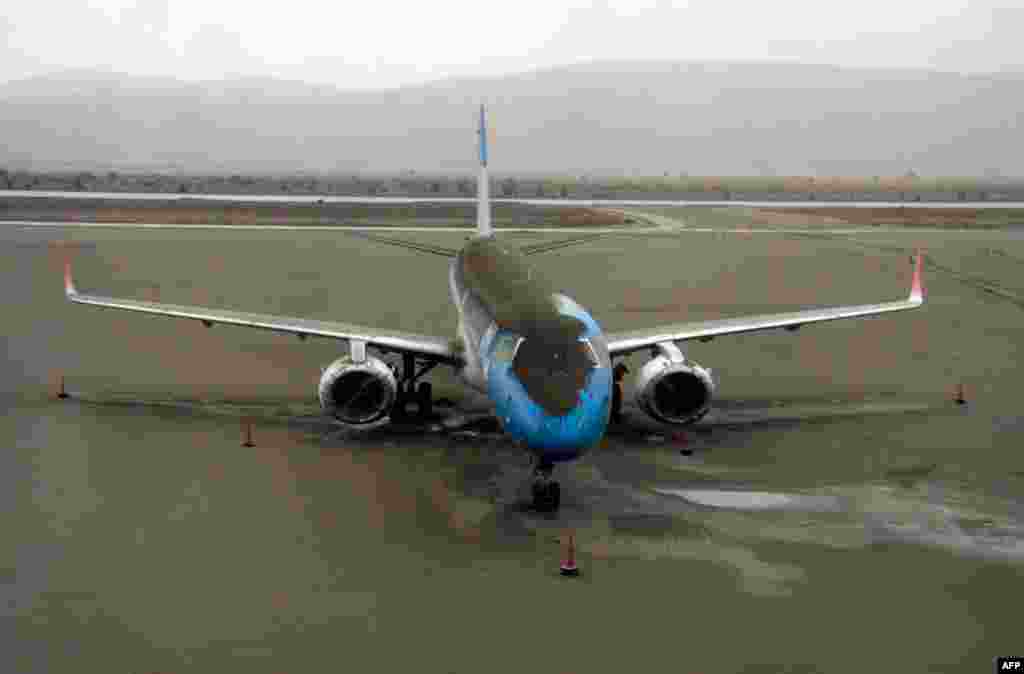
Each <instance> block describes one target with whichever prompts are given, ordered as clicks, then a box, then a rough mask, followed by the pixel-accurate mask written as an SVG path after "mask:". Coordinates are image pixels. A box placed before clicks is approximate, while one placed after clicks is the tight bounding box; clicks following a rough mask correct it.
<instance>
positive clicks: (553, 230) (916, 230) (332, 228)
mask: <svg viewBox="0 0 1024 674" xmlns="http://www.w3.org/2000/svg"><path fill="white" fill-rule="evenodd" d="M4 226H11V227H23V228H36V227H40V228H44V227H49V228H55V229H60V228H79V229H183V230H189V229H195V230H238V231H254V232H303V231H305V232H345V231H353V232H441V233H459V232H461V233H464V234H473V233H474V232H476V227H415V226H398V227H357V226H351V225H308V226H307V225H176V224H171V223H149V222H34V221H30V220H0V228H2V227H4ZM495 231H497V232H509V233H522V234H559V233H564V234H665V233H680V234H682V233H692V234H713V233H723V234H878V233H886V234H897V233H900V234H948V233H955V232H973V233H975V234H977V233H981V232H980V231H979V230H977V229H970V228H962V229H951V228H941V229H940V228H924V227H893V228H889V227H870V228H869V227H858V228H848V229H818V228H814V229H807V228H804V229H801V228H778V229H747V228H741V227H734V228H729V229H726V228H721V227H685V226H677V227H669V226H661V227H499V228H497V229H496V230H495Z"/></svg>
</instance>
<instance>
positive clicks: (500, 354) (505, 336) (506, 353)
mask: <svg viewBox="0 0 1024 674" xmlns="http://www.w3.org/2000/svg"><path fill="white" fill-rule="evenodd" d="M522 342H523V338H522V337H520V336H519V335H516V334H513V333H511V332H503V333H501V334H500V335H498V337H497V339H496V340H495V342H494V358H495V359H496V360H499V361H502V362H506V363H510V362H512V360H513V359H514V358H515V357H516V351H518V350H519V345H520V344H521V343H522Z"/></svg>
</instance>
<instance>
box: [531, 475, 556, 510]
mask: <svg viewBox="0 0 1024 674" xmlns="http://www.w3.org/2000/svg"><path fill="white" fill-rule="evenodd" d="M561 504H562V487H561V485H560V484H558V483H557V482H534V483H533V507H534V509H535V510H538V511H540V512H554V511H556V510H558V507H559V506H560V505H561Z"/></svg>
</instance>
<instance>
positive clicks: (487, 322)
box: [449, 236, 612, 463]
mask: <svg viewBox="0 0 1024 674" xmlns="http://www.w3.org/2000/svg"><path fill="white" fill-rule="evenodd" d="M449 291H450V293H451V296H452V302H453V303H454V304H455V306H456V309H457V311H458V315H459V326H458V337H459V339H460V341H461V343H462V346H463V359H464V366H463V367H462V368H461V370H460V373H459V374H460V376H461V378H462V379H463V381H464V382H465V383H466V384H468V385H469V386H471V387H473V388H474V389H476V390H478V391H480V392H482V393H485V394H486V395H487V396H488V398H490V400H491V402H492V403H493V404H494V408H495V413H496V414H497V416H498V419H499V420H500V422H501V424H502V426H503V428H504V429H505V431H506V432H507V433H508V434H509V435H511V436H512V437H514V438H515V439H517V440H519V441H521V442H523V444H525V445H526V447H527V448H529V449H530V450H531V451H532V452H534V453H535V454H536V455H537V456H538V458H539V459H540V460H541V461H542V462H548V463H554V462H558V461H568V460H572V459H575V458H578V457H579V456H581V455H582V454H583V453H584V452H585V451H586V450H587V449H588V448H590V447H592V446H593V445H594V444H596V443H597V442H598V441H599V440H600V439H601V437H602V436H603V435H604V431H605V429H606V428H607V426H608V418H609V414H610V401H611V385H612V379H611V359H610V357H609V354H608V348H607V343H606V341H605V339H604V336H603V335H602V332H601V327H600V326H599V325H598V323H597V321H595V320H594V318H593V317H592V316H591V315H590V314H589V313H588V312H587V311H586V310H585V309H584V308H583V307H581V306H580V305H579V304H578V303H576V302H575V301H574V300H572V299H571V298H570V297H568V296H567V295H565V294H562V293H559V292H555V291H554V290H553V288H552V287H551V286H549V285H548V284H547V283H546V282H545V281H543V280H542V279H540V278H538V276H537V275H536V273H535V271H534V270H533V269H532V268H531V267H529V266H528V265H527V264H526V261H525V259H524V257H523V256H522V254H520V253H519V252H518V251H515V250H512V249H510V248H508V247H505V246H504V245H502V243H501V242H500V241H498V240H497V239H495V238H494V237H493V236H485V237H475V238H473V239H470V241H469V242H467V244H466V245H465V246H464V247H463V248H462V250H461V251H460V252H459V254H458V256H457V257H456V258H455V259H454V260H453V261H452V263H451V267H450V269H449Z"/></svg>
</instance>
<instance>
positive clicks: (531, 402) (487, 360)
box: [64, 105, 924, 511]
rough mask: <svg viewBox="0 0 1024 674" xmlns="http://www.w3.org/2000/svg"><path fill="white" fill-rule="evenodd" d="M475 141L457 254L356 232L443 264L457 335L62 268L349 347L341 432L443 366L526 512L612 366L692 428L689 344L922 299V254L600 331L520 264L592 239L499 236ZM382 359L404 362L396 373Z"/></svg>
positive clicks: (600, 412) (323, 394)
mask: <svg viewBox="0 0 1024 674" xmlns="http://www.w3.org/2000/svg"><path fill="white" fill-rule="evenodd" d="M477 133H478V135H479V141H478V147H479V174H478V182H477V203H476V231H475V233H474V235H473V236H471V237H468V238H467V241H466V243H465V244H464V245H463V246H462V247H461V248H460V249H458V250H455V249H450V248H445V247H441V246H435V245H433V244H423V243H416V242H410V241H403V240H401V239H395V238H391V237H383V236H377V235H375V234H369V233H361V234H360V236H362V237H363V238H366V239H369V240H371V241H375V242H378V243H383V244H388V245H396V246H401V247H404V248H407V249H410V250H413V251H417V252H423V253H427V254H433V255H438V256H442V257H445V258H448V259H450V263H449V265H448V283H449V292H450V295H451V301H452V303H453V304H454V306H455V309H456V312H457V315H458V325H457V328H456V333H455V336H454V338H447V337H441V336H433V335H423V334H415V333H409V332H399V331H395V330H386V329H382V328H375V327H369V326H363V325H353V324H349V323H340V322H333V321H320V320H312V319H307V318H295V317H284V316H277V315H268V314H258V313H246V312H239V311H231V310H221V309H209V308H203V307H195V306H182V305H174V304H164V303H159V302H150V301H143V300H137V299H119V298H113V297H103V296H99V295H93V294H86V293H81V292H79V291H78V290H77V289H76V288H75V284H74V281H73V280H72V275H71V266H70V261H68V262H66V263H65V270H64V272H65V279H64V280H65V294H66V296H67V298H68V299H69V300H70V301H72V302H75V303H78V304H86V305H92V306H98V307H106V308H113V309H124V310H128V311H137V312H143V313H149V314H158V315H163V316H173V317H177V318H187V319H191V320H198V321H201V322H202V323H203V324H204V325H205V326H206V327H211V326H212V325H213V324H215V323H218V324H228V325H242V326H249V327H253V328H262V329H265V330H271V331H274V332H279V333H290V334H295V335H297V336H298V337H300V338H301V339H305V338H306V337H309V336H315V337H329V338H333V339H337V340H340V341H343V342H347V343H348V354H347V355H344V356H342V357H340V358H338V359H337V360H335V361H334V362H332V363H330V364H329V365H328V366H327V367H326V368H325V369H324V370H323V372H322V375H321V378H320V381H319V385H318V397H319V401H320V405H321V407H322V409H323V411H324V412H325V413H326V414H328V415H331V416H333V417H334V418H335V419H336V420H337V421H338V422H340V423H342V424H344V425H346V426H349V427H357V428H358V427H371V426H374V425H381V424H386V423H389V422H390V421H392V420H393V418H394V417H396V416H398V415H397V413H396V410H398V409H399V408H401V409H404V407H405V404H406V403H407V402H409V401H410V399H411V398H413V397H414V396H418V397H419V398H420V404H421V405H423V404H424V403H426V404H428V405H429V397H430V384H429V383H427V382H420V383H419V387H418V388H414V387H416V384H417V382H418V381H419V380H420V379H421V378H422V377H423V376H424V375H425V374H426V373H427V372H429V371H430V370H431V369H433V368H434V367H436V366H437V365H445V366H450V367H452V368H454V370H455V371H456V373H457V375H458V378H459V380H460V381H461V382H462V383H464V384H465V385H467V386H469V387H471V388H473V389H475V390H477V391H480V392H482V393H484V394H486V395H487V397H488V398H489V399H490V402H491V403H492V404H493V407H494V412H495V414H496V416H497V419H498V420H499V423H500V425H501V428H502V430H503V431H504V433H506V434H507V435H509V436H511V437H512V438H514V439H515V440H516V441H518V443H520V444H521V445H522V446H523V447H524V448H525V449H526V450H527V451H528V452H529V453H530V454H531V455H532V457H533V461H534V469H533V480H532V496H533V507H534V508H536V509H537V510H540V511H554V510H557V509H558V508H559V506H560V503H561V489H560V486H559V483H558V481H557V480H554V479H553V478H552V471H553V469H554V466H555V464H557V463H559V462H565V461H571V460H574V459H578V458H580V457H581V456H582V455H583V454H584V453H585V452H586V451H587V450H588V449H590V448H592V447H594V445H596V444H597V443H598V442H599V441H600V440H601V438H602V437H603V436H604V433H605V430H606V429H607V427H608V423H609V416H610V398H611V394H612V391H611V388H612V365H613V360H614V359H617V358H622V357H624V356H627V355H629V354H632V353H634V352H638V351H642V350H649V351H650V359H649V360H648V361H647V362H646V363H645V364H644V365H643V367H642V368H640V369H639V371H638V372H637V375H636V382H635V383H636V391H637V398H636V400H637V402H638V403H639V407H640V408H641V409H642V410H643V411H644V412H646V413H647V414H648V415H650V416H651V417H653V418H655V419H657V420H659V421H661V422H664V423H668V424H675V425H686V424H692V423H694V422H696V421H698V420H699V419H701V418H702V417H704V415H706V414H707V412H708V411H709V410H710V408H711V402H712V398H713V397H714V393H715V389H716V382H715V380H714V378H713V377H712V372H711V370H710V369H709V368H706V367H704V366H702V365H700V364H699V363H696V362H694V361H693V360H690V359H689V358H687V356H686V354H685V352H684V350H683V348H682V345H683V344H684V343H685V342H688V341H691V340H695V339H696V340H702V341H707V340H710V339H712V338H715V337H719V336H725V335H733V334H740V333H748V332H756V331H762V330H770V329H776V328H785V329H787V330H796V329H798V328H800V327H801V326H804V325H808V324H811V323H819V322H824V321H832V320H838V319H845V318H858V317H864V316H873V315H877V314H884V313H889V312H894V311H904V310H908V309H915V308H917V307H920V306H921V305H922V304H923V303H924V291H923V287H922V283H921V254H920V253H918V254H917V255H916V257H915V260H914V271H913V280H912V287H911V291H910V295H909V297H907V298H906V299H903V300H898V301H889V302H882V303H877V304H863V305H855V306H834V307H827V308H817V309H805V310H802V311H793V312H787V313H777V314H766V315H757V316H748V317H737V318H724V319H716V320H706V321H692V322H683V323H676V324H670V325H662V326H658V327H654V328H644V329H638V330H630V331H626V332H612V333H606V332H604V331H603V330H602V328H601V325H600V323H598V321H597V320H595V318H594V317H593V316H592V315H591V314H590V313H589V312H588V311H587V310H586V309H584V308H583V307H582V306H580V305H579V304H578V303H577V302H576V301H575V300H573V299H572V298H571V297H570V296H569V295H567V294H565V293H563V292H560V291H559V290H558V289H557V288H554V287H551V286H550V285H549V284H548V283H547V282H546V281H544V280H542V279H541V277H540V276H539V275H536V274H535V273H534V270H533V268H532V267H531V266H530V264H529V263H528V262H527V260H526V258H527V257H528V256H531V255H535V254H540V253H544V252H546V251H549V250H557V249H560V248H562V247H565V246H568V245H576V244H579V243H585V242H586V241H589V240H593V239H594V238H596V237H597V236H600V235H599V234H594V235H584V236H577V237H575V238H572V239H569V240H567V241H556V242H554V243H544V244H534V245H532V246H526V247H523V248H519V249H514V248H513V247H512V246H510V245H509V244H508V243H506V242H504V241H502V239H501V238H499V237H498V236H497V232H495V230H494V227H493V226H492V224H491V213H490V203H489V196H488V173H487V172H488V158H487V125H486V118H485V111H484V106H482V105H481V106H480V119H479V126H478V129H477ZM368 349H373V350H374V351H375V352H379V354H378V355H372V354H370V353H368ZM379 355H391V356H393V355H398V356H400V357H401V369H399V368H398V367H397V366H396V365H395V364H389V363H386V362H385V361H384V360H382V359H381V358H380V357H378V356H379ZM424 398H426V400H424Z"/></svg>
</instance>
